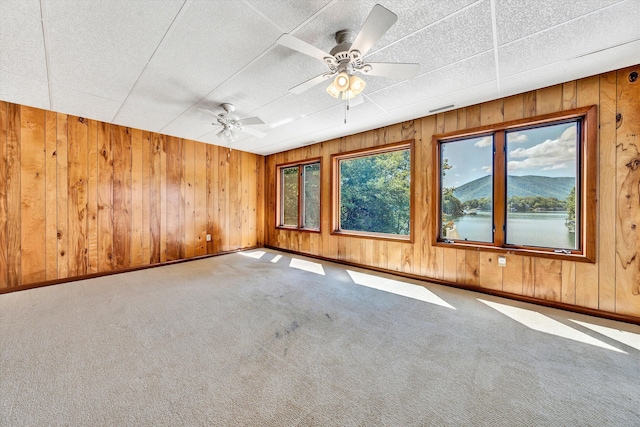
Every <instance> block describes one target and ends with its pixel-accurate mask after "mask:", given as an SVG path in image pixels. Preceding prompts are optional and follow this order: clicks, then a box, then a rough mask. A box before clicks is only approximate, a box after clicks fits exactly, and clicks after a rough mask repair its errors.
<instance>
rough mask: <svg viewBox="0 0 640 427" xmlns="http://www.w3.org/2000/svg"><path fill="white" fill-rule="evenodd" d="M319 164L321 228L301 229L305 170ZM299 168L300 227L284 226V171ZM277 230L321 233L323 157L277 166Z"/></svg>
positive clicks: (320, 221) (320, 219) (320, 222)
mask: <svg viewBox="0 0 640 427" xmlns="http://www.w3.org/2000/svg"><path fill="white" fill-rule="evenodd" d="M315 163H317V164H318V165H319V166H320V189H319V190H320V207H319V211H318V212H319V214H320V218H318V219H319V224H320V226H319V227H318V228H317V229H315V228H304V227H301V226H300V224H302V223H303V218H302V213H303V209H304V207H303V202H304V200H303V193H304V189H303V185H304V182H303V175H304V174H303V172H302V171H303V169H304V167H305V166H308V165H312V164H315ZM292 167H297V168H298V226H292V225H283V224H282V170H283V169H287V168H292ZM275 208H276V215H275V218H276V224H275V227H276V229H281V230H296V231H306V232H309V233H320V232H321V228H322V157H314V158H312V159H307V160H304V161H297V162H289V163H282V164H279V165H276V206H275Z"/></svg>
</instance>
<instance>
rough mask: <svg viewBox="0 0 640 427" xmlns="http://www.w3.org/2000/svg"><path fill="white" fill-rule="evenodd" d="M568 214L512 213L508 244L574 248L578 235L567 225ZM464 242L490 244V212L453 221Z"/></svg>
mask: <svg viewBox="0 0 640 427" xmlns="http://www.w3.org/2000/svg"><path fill="white" fill-rule="evenodd" d="M566 219H567V212H509V213H508V214H507V243H509V244H513V245H527V246H543V247H549V248H559V249H575V234H574V233H569V229H568V228H567V227H566V226H565V225H564V222H565V220H566ZM454 222H455V224H456V228H457V230H458V234H459V235H460V238H461V239H465V238H466V239H468V240H476V241H481V242H488V241H491V240H492V232H491V229H492V219H491V213H490V212H482V211H478V213H477V215H465V216H461V217H459V218H456V219H454Z"/></svg>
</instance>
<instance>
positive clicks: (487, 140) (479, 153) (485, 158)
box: [440, 135, 493, 242]
mask: <svg viewBox="0 0 640 427" xmlns="http://www.w3.org/2000/svg"><path fill="white" fill-rule="evenodd" d="M440 153H441V155H442V157H441V158H440V171H441V172H442V181H441V182H442V193H441V194H442V199H441V206H442V210H441V212H440V214H441V217H440V221H441V222H440V224H441V229H440V238H442V239H451V240H468V241H475V242H493V177H492V173H493V136H492V135H487V136H482V137H475V138H469V139H463V140H458V141H451V142H445V143H442V145H441V150H440Z"/></svg>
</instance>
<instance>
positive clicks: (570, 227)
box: [506, 122, 579, 249]
mask: <svg viewBox="0 0 640 427" xmlns="http://www.w3.org/2000/svg"><path fill="white" fill-rule="evenodd" d="M578 130H579V127H578V123H577V122H571V123H562V124H556V125H551V126H544V127H539V128H534V129H520V130H516V131H512V132H508V133H507V134H506V139H507V171H508V173H507V235H506V242H507V243H509V244H513V245H523V246H540V247H547V248H558V249H577V248H578V246H577V245H578V241H577V238H576V232H575V231H576V227H577V226H578V224H577V220H576V218H578V217H579V215H576V213H578V212H577V211H578V203H577V200H576V194H579V191H577V190H578V188H577V186H578V181H577V180H576V176H577V172H578V154H577V153H578Z"/></svg>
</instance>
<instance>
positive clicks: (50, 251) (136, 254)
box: [0, 101, 264, 291]
mask: <svg viewBox="0 0 640 427" xmlns="http://www.w3.org/2000/svg"><path fill="white" fill-rule="evenodd" d="M263 177H264V157H262V156H258V155H255V154H250V153H245V152H242V151H236V150H233V151H231V152H229V150H228V149H227V148H223V147H218V146H214V145H209V144H204V143H200V142H195V141H191V140H186V139H179V138H174V137H169V136H165V135H160V134H155V133H150V132H145V131H141V130H137V129H130V128H126V127H122V126H116V125H110V124H106V123H101V122H97V121H94V120H87V119H83V118H81V117H74V116H67V115H65V114H59V113H54V112H50V111H44V110H39V109H35V108H30V107H25V106H20V105H16V104H10V103H6V102H2V101H0V291H7V290H10V288H14V287H18V286H24V285H33V284H37V283H39V282H44V281H49V280H57V279H67V278H72V277H81V276H85V275H88V274H94V273H102V272H109V271H119V270H122V269H127V268H131V267H137V266H143V265H149V264H157V263H161V262H165V261H172V260H179V259H185V258H191V257H195V256H200V255H206V254H215V253H219V252H225V251H230V250H235V249H239V248H246V247H255V246H262V244H263V232H264V229H263V225H264V218H263V217H262V215H263V212H264V210H263V207H262V205H263V203H264V179H263ZM207 234H211V236H212V239H211V241H210V242H207V241H206V235H207Z"/></svg>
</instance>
